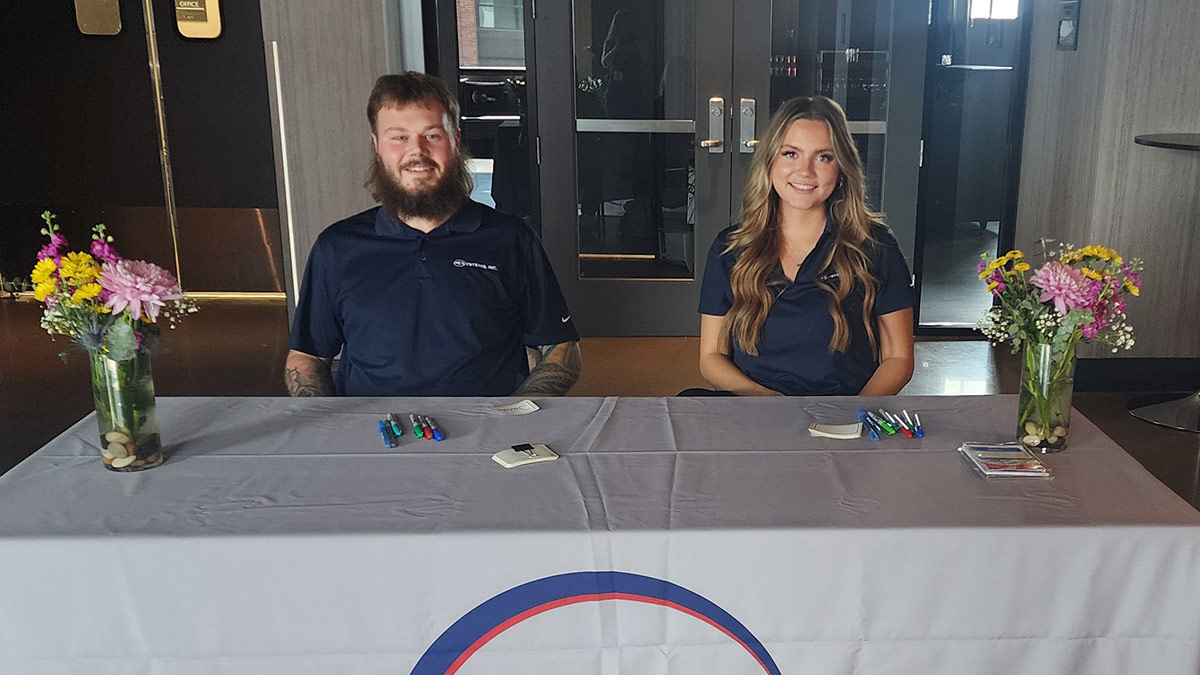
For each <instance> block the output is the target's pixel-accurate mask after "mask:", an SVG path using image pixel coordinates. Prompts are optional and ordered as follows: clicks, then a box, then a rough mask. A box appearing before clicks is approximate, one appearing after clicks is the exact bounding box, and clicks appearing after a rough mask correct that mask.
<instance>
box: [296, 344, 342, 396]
mask: <svg viewBox="0 0 1200 675" xmlns="http://www.w3.org/2000/svg"><path fill="white" fill-rule="evenodd" d="M332 361H333V359H323V358H321V357H319V356H313V355H312V354H305V353H304V352H298V351H296V350H295V349H289V350H288V355H287V361H285V362H284V365H283V368H284V371H283V379H284V382H285V383H286V384H287V390H288V395H289V396H333V395H334V394H335V393H336V392H335V391H334V388H333V378H332V377H331V376H330V374H329V364H330V363H331V362H332Z"/></svg>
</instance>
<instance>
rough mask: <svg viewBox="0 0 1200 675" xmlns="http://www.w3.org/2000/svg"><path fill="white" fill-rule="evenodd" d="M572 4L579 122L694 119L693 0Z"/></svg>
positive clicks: (579, 0) (584, 1)
mask: <svg viewBox="0 0 1200 675" xmlns="http://www.w3.org/2000/svg"><path fill="white" fill-rule="evenodd" d="M574 7H575V81H576V83H577V84H578V85H579V87H580V91H581V96H580V98H582V99H584V100H583V101H582V102H581V103H582V104H581V106H580V108H579V110H578V111H577V113H576V117H577V118H578V119H592V118H608V119H692V116H693V115H694V112H695V107H696V95H695V91H696V85H695V80H696V75H695V68H694V64H693V56H692V55H693V54H694V53H695V48H696V47H695V32H696V30H695V24H696V11H695V6H694V4H693V3H692V2H691V0H656V1H654V2H645V1H644V0H636V1H635V0H618V1H616V2H593V1H592V0H577V1H576V2H575V4H574Z"/></svg>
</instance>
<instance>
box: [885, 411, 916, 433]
mask: <svg viewBox="0 0 1200 675" xmlns="http://www.w3.org/2000/svg"><path fill="white" fill-rule="evenodd" d="M884 412H886V413H887V416H888V419H889V420H891V421H892V425H893V426H895V427H896V430H897V431H899V432H900V433H902V434H904V437H905V438H916V436H915V435H913V430H912V429H911V428H910V427H909V426H908V425H907V424H905V423H904V418H902V417H900V416H899V415H897V414H895V413H893V412H891V411H888V410H885V411H884Z"/></svg>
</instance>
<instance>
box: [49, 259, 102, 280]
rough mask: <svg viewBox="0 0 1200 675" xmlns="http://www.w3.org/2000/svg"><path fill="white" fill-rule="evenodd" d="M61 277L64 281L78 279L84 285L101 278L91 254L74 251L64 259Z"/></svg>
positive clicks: (60, 272)
mask: <svg viewBox="0 0 1200 675" xmlns="http://www.w3.org/2000/svg"><path fill="white" fill-rule="evenodd" d="M59 276H61V277H62V278H63V279H72V278H74V279H77V280H78V281H79V283H80V284H81V285H82V284H86V283H88V282H89V281H92V280H93V279H95V278H96V277H98V276H100V269H99V267H98V266H97V265H96V261H95V260H94V259H92V256H91V255H90V254H88V253H82V252H80V251H73V252H71V253H68V254H67V255H66V256H64V257H63V259H62V269H61V270H59Z"/></svg>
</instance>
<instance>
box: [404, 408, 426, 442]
mask: <svg viewBox="0 0 1200 675" xmlns="http://www.w3.org/2000/svg"><path fill="white" fill-rule="evenodd" d="M408 421H409V422H412V425H413V436H416V437H417V438H425V433H424V431H423V430H422V429H421V423H420V422H418V421H417V417H416V416H415V415H413V414H412V413H409V415H408Z"/></svg>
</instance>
